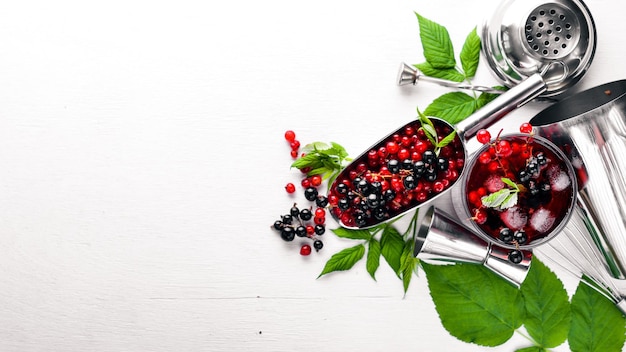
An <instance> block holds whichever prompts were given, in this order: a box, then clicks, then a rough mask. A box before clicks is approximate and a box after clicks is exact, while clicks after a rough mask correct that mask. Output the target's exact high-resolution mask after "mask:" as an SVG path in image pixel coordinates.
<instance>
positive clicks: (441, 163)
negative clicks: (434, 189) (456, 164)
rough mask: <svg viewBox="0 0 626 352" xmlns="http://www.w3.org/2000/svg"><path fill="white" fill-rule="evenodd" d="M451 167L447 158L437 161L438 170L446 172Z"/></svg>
mask: <svg viewBox="0 0 626 352" xmlns="http://www.w3.org/2000/svg"><path fill="white" fill-rule="evenodd" d="M449 166H450V164H449V163H448V159H446V158H439V159H437V169H439V170H441V171H446V170H448V167H449Z"/></svg>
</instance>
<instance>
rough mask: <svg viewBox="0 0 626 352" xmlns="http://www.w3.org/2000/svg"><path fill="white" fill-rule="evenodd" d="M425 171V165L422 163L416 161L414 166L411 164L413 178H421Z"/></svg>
mask: <svg viewBox="0 0 626 352" xmlns="http://www.w3.org/2000/svg"><path fill="white" fill-rule="evenodd" d="M425 171H426V164H424V162H423V161H421V160H420V161H416V162H415V164H413V176H415V177H420V176H422V174H424V172H425Z"/></svg>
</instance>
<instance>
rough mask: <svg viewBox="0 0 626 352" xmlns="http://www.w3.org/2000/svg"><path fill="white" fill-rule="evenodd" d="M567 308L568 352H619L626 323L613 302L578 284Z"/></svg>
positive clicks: (586, 286) (622, 343) (622, 345)
mask: <svg viewBox="0 0 626 352" xmlns="http://www.w3.org/2000/svg"><path fill="white" fill-rule="evenodd" d="M571 307H572V323H571V327H570V330H569V335H568V343H569V347H570V349H571V350H572V351H575V352H576V351H586V352H601V351H602V352H606V351H622V348H623V347H624V337H625V333H626V328H625V325H626V321H625V318H624V316H623V315H622V314H621V312H620V311H619V309H617V307H615V305H614V304H613V302H611V301H609V300H608V299H606V298H605V297H604V296H603V295H601V294H600V293H598V292H597V291H596V290H594V289H593V288H591V287H589V286H588V285H586V284H584V283H582V282H581V283H579V284H578V287H577V289H576V292H575V293H574V295H573V296H572V306H571Z"/></svg>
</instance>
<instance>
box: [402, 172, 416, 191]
mask: <svg viewBox="0 0 626 352" xmlns="http://www.w3.org/2000/svg"><path fill="white" fill-rule="evenodd" d="M403 183H404V187H405V188H406V189H415V187H417V180H416V179H415V177H413V176H411V175H408V176H407V177H405V178H404V181H403Z"/></svg>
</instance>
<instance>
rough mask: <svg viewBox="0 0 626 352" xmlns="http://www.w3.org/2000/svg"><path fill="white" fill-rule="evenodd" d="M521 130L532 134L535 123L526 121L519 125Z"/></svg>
mask: <svg viewBox="0 0 626 352" xmlns="http://www.w3.org/2000/svg"><path fill="white" fill-rule="evenodd" d="M519 131H520V132H522V133H527V134H530V133H531V132H532V131H533V125H531V124H530V123H528V122H524V123H522V124H521V125H520V126H519Z"/></svg>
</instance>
